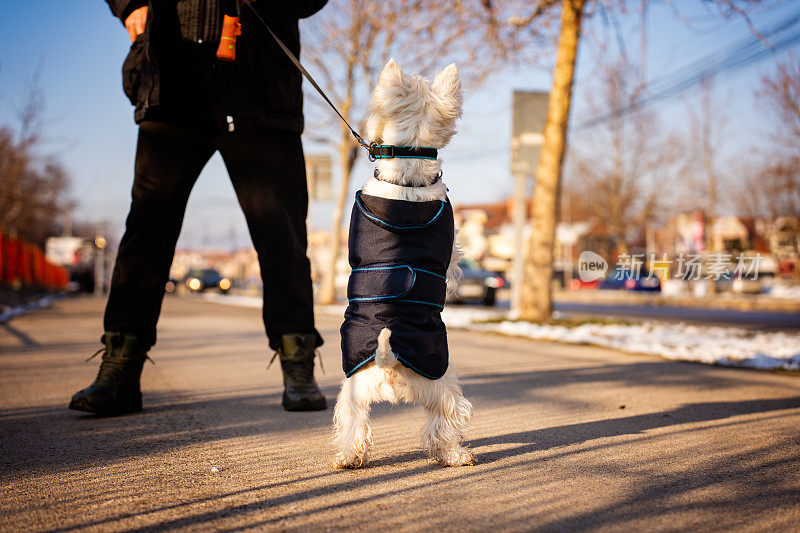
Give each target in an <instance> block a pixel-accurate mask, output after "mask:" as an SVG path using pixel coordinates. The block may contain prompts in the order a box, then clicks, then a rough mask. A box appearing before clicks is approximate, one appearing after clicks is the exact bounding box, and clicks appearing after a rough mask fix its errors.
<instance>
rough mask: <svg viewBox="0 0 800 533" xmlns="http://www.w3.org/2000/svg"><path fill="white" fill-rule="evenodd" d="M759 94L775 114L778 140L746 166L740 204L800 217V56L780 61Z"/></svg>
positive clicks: (747, 209)
mask: <svg viewBox="0 0 800 533" xmlns="http://www.w3.org/2000/svg"><path fill="white" fill-rule="evenodd" d="M756 96H757V97H758V98H759V100H760V102H761V103H762V105H763V107H764V108H765V110H766V111H767V112H769V113H770V114H772V115H773V117H774V124H775V125H776V127H775V128H773V129H772V135H773V139H774V140H775V143H774V144H773V145H772V147H771V149H770V150H768V151H765V152H763V153H761V154H760V157H759V161H758V163H757V164H756V165H751V166H750V168H749V169H746V170H745V173H746V175H745V177H744V179H743V183H742V189H741V193H740V194H739V198H740V201H739V206H738V207H739V209H740V211H741V212H743V213H746V214H749V215H751V216H756V217H767V218H773V219H774V218H776V217H778V216H783V215H789V216H796V217H800V58H798V57H797V56H790V57H789V58H788V59H786V60H785V61H782V62H780V63H778V66H777V69H776V71H775V73H774V74H773V75H771V76H765V77H764V78H762V80H761V88H760V90H759V91H758V92H757V93H756Z"/></svg>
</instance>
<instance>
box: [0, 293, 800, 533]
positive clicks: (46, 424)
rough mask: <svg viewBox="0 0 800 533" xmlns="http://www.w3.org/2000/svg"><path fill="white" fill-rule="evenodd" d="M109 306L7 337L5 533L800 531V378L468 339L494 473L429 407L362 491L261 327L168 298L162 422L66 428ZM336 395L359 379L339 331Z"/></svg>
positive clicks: (1, 451)
mask: <svg viewBox="0 0 800 533" xmlns="http://www.w3.org/2000/svg"><path fill="white" fill-rule="evenodd" d="M101 310H102V302H101V301H98V300H95V299H88V298H87V299H80V300H62V301H60V302H57V303H56V304H55V305H54V306H53V307H52V308H50V309H47V310H43V311H37V312H35V313H32V314H30V315H27V316H24V317H21V318H16V319H14V320H12V321H11V322H9V323H7V324H4V325H0V410H1V411H0V493H1V494H2V498H0V530H2V531H18V530H62V531H66V530H73V529H90V530H91V529H94V530H135V529H140V528H141V529H157V530H172V529H186V530H207V529H214V530H236V529H241V528H257V529H269V530H310V531H318V530H351V529H358V530H393V531H419V530H431V529H440V530H459V531H464V530H467V531H485V530H526V531H527V530H533V529H543V530H585V529H601V530H631V529H645V528H646V529H656V530H682V529H689V528H691V529H712V530H721V529H730V528H737V530H741V529H751V530H767V529H775V530H791V529H796V527H797V524H800V506H799V505H798V504H797V502H798V501H800V474H799V472H800V376H798V375H797V374H788V373H765V372H756V371H747V370H735V369H725V368H716V367H709V366H702V365H696V364H684V363H675V362H668V361H663V360H661V359H657V358H653V357H645V356H637V355H629V354H622V353H620V352H617V351H613V350H608V349H600V348H595V347H589V346H570V345H563V344H555V343H547V342H534V341H528V340H524V339H515V338H508V337H501V336H497V335H489V334H480V333H474V332H466V331H452V332H451V334H450V342H451V358H452V360H453V361H454V362H455V363H456V364H457V365H458V367H459V369H460V370H461V375H462V378H463V383H464V390H465V394H466V395H467V396H468V397H469V398H470V399H471V400H472V401H473V403H474V405H475V419H474V428H473V430H472V431H471V433H470V434H469V443H470V446H471V448H472V450H473V451H474V452H475V454H476V456H477V459H478V464H477V465H476V466H474V467H465V468H455V469H444V468H440V467H438V466H435V465H432V464H430V463H429V462H428V461H427V460H426V459H425V457H424V456H423V454H422V453H421V451H420V450H419V448H418V444H417V437H416V434H417V429H418V427H419V426H420V425H421V423H422V420H423V417H422V413H421V410H420V409H419V408H418V407H412V406H404V407H390V406H379V407H377V408H376V409H375V411H374V427H373V430H374V438H375V451H374V454H373V461H372V463H371V465H370V466H369V467H368V468H367V469H365V470H360V471H335V470H332V469H331V468H330V467H329V466H328V457H329V454H330V448H329V445H328V441H329V436H330V418H331V410H328V411H325V412H318V413H287V412H284V411H283V410H282V409H281V407H280V405H279V404H280V393H281V384H280V370H279V368H278V367H277V364H276V365H273V367H271V368H269V369H266V363H267V361H268V359H269V357H271V355H272V354H271V353H270V352H269V351H268V350H267V349H266V343H265V339H264V334H263V331H262V326H261V324H260V312H259V310H258V309H251V308H236V307H229V306H221V305H217V304H213V303H208V302H203V301H198V300H181V299H177V298H168V299H167V300H166V302H165V309H164V313H163V317H162V322H161V326H160V329H159V344H158V345H157V347H156V348H155V349H153V351H152V352H151V356H152V358H153V359H154V360H155V362H156V364H155V365H151V364H147V366H146V367H145V373H144V379H143V388H144V394H145V412H143V413H141V414H137V415H132V416H126V417H120V418H105V419H104V418H96V417H92V416H84V415H81V414H79V413H76V412H71V411H68V410H67V409H66V405H67V403H68V400H69V397H70V395H71V394H72V393H73V392H75V391H76V390H78V389H80V388H82V387H84V386H86V385H87V384H88V383H89V382H90V381H91V380H92V379H93V377H94V374H95V372H96V368H97V364H96V360H94V361H92V362H91V363H84V361H83V360H84V359H85V358H86V357H87V356H89V355H91V353H93V352H94V351H95V350H96V349H97V347H98V346H99V345H98V339H99V336H100V333H101V332H100V330H99V327H100V317H101ZM318 320H319V326H320V329H321V333H322V335H323V336H324V337H325V339H326V340H327V343H326V344H325V346H323V348H322V350H321V352H322V358H323V360H324V362H325V368H326V370H327V373H326V374H320V373H319V372H318V377H319V378H320V382H321V385H322V386H323V389H324V392H325V393H326V394H327V396H328V398H329V404H330V405H331V407H332V404H333V400H334V398H335V395H336V391H337V387H338V382H339V380H340V378H341V367H340V365H339V349H338V327H339V320H340V318H339V317H336V316H332V315H320V316H319V318H318Z"/></svg>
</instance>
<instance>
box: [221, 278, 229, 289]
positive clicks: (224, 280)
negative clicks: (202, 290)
mask: <svg viewBox="0 0 800 533" xmlns="http://www.w3.org/2000/svg"><path fill="white" fill-rule="evenodd" d="M219 288H220V289H222V290H223V291H227V290H228V289H230V288H231V280H229V279H228V278H222V279H221V280H219Z"/></svg>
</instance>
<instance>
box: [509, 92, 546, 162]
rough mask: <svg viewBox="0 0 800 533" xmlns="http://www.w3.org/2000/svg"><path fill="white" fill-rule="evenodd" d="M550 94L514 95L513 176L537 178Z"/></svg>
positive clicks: (519, 93)
mask: <svg viewBox="0 0 800 533" xmlns="http://www.w3.org/2000/svg"><path fill="white" fill-rule="evenodd" d="M549 100H550V93H549V92H542V91H514V100H513V108H512V122H513V124H512V130H511V172H512V174H522V175H525V176H533V175H534V174H535V173H536V166H537V165H538V164H539V151H540V150H541V148H542V144H544V124H545V121H546V120H547V103H548V102H549Z"/></svg>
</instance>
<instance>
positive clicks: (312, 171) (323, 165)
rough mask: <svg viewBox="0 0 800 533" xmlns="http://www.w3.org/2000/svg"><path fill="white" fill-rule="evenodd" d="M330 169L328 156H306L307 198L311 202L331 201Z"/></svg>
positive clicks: (330, 164) (329, 157)
mask: <svg viewBox="0 0 800 533" xmlns="http://www.w3.org/2000/svg"><path fill="white" fill-rule="evenodd" d="M331 167H332V162H331V156H330V155H328V154H311V155H307V156H306V176H307V178H308V196H309V198H310V199H311V200H331V199H332V198H333V192H332V187H331Z"/></svg>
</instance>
